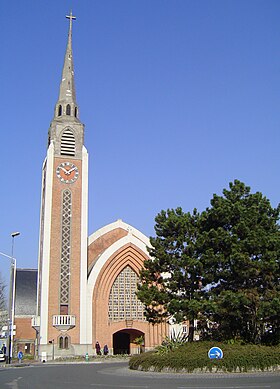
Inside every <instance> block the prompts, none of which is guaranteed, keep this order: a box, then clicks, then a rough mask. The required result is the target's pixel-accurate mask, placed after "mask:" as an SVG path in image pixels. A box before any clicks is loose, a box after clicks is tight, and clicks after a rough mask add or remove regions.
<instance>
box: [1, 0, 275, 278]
mask: <svg viewBox="0 0 280 389" xmlns="http://www.w3.org/2000/svg"><path fill="white" fill-rule="evenodd" d="M71 8H72V10H73V14H74V15H75V16H76V17H77V20H76V21H75V22H74V26H73V53H74V66H75V80H76V92H77V101H78V104H79V107H80V118H81V121H82V122H83V123H84V124H85V126H86V128H85V131H86V132H85V145H86V147H87V149H88V151H89V155H90V160H89V168H90V173H89V191H90V193H89V233H92V232H93V231H95V230H96V229H98V228H100V227H102V226H104V225H106V224H108V223H110V222H113V221H115V220H117V219H119V218H120V219H123V220H124V221H125V222H127V223H130V224H131V225H133V226H134V227H136V228H138V229H139V230H140V231H142V232H143V233H144V234H146V235H147V236H151V235H153V234H154V229H153V227H154V218H155V216H156V214H157V213H158V212H159V211H160V210H161V209H167V208H175V207H177V206H181V207H182V208H183V209H184V210H185V211H191V210H192V209H193V208H195V207H196V208H198V209H199V210H201V211H202V210H204V209H205V208H206V207H207V206H209V203H210V199H211V197H212V195H213V193H217V194H221V192H222V190H223V188H225V187H228V183H229V182H230V181H232V180H234V179H235V178H237V179H239V180H241V181H243V182H245V183H246V184H247V185H249V186H250V187H251V188H252V191H253V192H256V191H261V192H262V193H263V194H265V195H266V196H267V197H268V198H269V199H270V200H271V203H272V205H273V206H277V204H278V202H279V189H280V183H279V165H280V164H279V151H278V149H279V140H280V139H279V138H280V136H279V123H280V24H279V15H280V2H279V1H277V0H275V1H274V0H232V1H231V0H208V1H206V0H204V1H203V0H193V1H192V0H102V1H101V0H98V1H97V0H96V1H95V0H76V1H75V0H73V1H70V0H69V1H67V0H60V1H57V0H49V1H43V0H36V1H35V0H33V1H31V0H25V1H19V0H17V1H16V0H14V1H9V2H7V1H1V2H0V25H1V61H0V78H1V83H0V84H1V90H0V91H1V93H0V100H1V101H0V103H1V113H2V115H1V146H2V147H1V154H0V164H1V191H0V251H2V252H4V253H7V254H10V253H11V236H10V234H11V232H14V231H20V232H21V236H19V237H17V238H15V239H16V241H15V248H14V253H15V257H16V258H17V260H18V266H19V267H32V268H35V267H37V252H38V232H39V212H40V190H41V166H42V163H43V160H44V158H45V155H46V145H47V132H48V128H49V124H50V122H51V120H52V118H53V109H54V105H55V103H56V101H57V98H58V90H59V83H60V78H61V71H62V65H63V59H64V53H65V48H66V40H67V32H68V21H67V19H66V18H65V15H66V14H68V13H69V10H70V9H71ZM0 261H1V262H0V264H1V266H0V270H1V271H2V273H3V275H4V277H6V276H7V272H8V269H9V262H8V261H7V260H6V259H4V258H3V257H0Z"/></svg>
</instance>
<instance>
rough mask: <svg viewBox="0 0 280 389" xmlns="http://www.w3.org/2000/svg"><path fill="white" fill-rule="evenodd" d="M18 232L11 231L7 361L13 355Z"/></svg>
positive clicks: (9, 360) (9, 361)
mask: <svg viewBox="0 0 280 389" xmlns="http://www.w3.org/2000/svg"><path fill="white" fill-rule="evenodd" d="M19 235H20V232H13V233H12V234H11V237H12V256H11V257H10V259H11V270H10V293H9V326H8V331H9V337H8V361H7V362H8V363H11V360H12V356H13V339H14V332H13V331H14V315H15V286H16V282H15V281H16V259H15V258H14V239H15V237H16V236H19Z"/></svg>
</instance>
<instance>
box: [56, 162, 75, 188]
mask: <svg viewBox="0 0 280 389" xmlns="http://www.w3.org/2000/svg"><path fill="white" fill-rule="evenodd" d="M56 175H57V177H58V179H59V180H60V181H61V182H64V183H65V184H72V183H73V182H75V181H76V180H77V178H78V177H79V170H78V168H77V166H75V165H74V164H73V163H71V162H62V163H61V164H60V165H58V167H57V169H56Z"/></svg>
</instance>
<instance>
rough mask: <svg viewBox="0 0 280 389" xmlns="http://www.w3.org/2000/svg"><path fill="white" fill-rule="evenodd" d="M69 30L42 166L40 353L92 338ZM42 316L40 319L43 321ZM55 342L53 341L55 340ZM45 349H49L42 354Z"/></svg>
mask: <svg viewBox="0 0 280 389" xmlns="http://www.w3.org/2000/svg"><path fill="white" fill-rule="evenodd" d="M66 17H67V18H68V19H69V32H68V41H67V47H66V53H65V58H64V65H63V71H62V79H61V83H60V88H59V97H58V100H57V103H56V105H55V110H54V117H53V119H52V122H51V124H50V128H49V131H48V148H47V156H46V159H45V161H44V164H43V171H42V196H41V223H40V245H39V260H38V262H39V263H38V299H37V301H38V306H37V315H38V317H37V321H38V323H37V329H38V343H39V355H40V356H42V355H44V354H45V353H47V355H51V353H52V348H53V347H54V348H55V352H56V355H59V354H60V353H61V355H65V354H67V353H68V352H69V354H73V353H75V354H77V353H79V352H83V345H85V344H86V343H87V342H86V339H85V336H86V335H85V334H86V283H87V234H88V231H87V222H88V220H87V218H88V153H87V150H86V148H85V146H84V125H83V124H82V123H81V121H80V119H79V107H78V104H77V101H76V91H75V82H74V65H73V53H72V27H73V20H75V19H76V18H75V17H74V16H73V15H72V12H70V15H67V16H66ZM39 317H40V322H39ZM51 342H52V344H50V343H51ZM42 353H43V354H42Z"/></svg>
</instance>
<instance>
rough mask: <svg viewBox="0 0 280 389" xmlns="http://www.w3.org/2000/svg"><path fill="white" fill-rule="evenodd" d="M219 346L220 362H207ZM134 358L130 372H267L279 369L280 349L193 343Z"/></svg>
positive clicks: (131, 361)
mask: <svg viewBox="0 0 280 389" xmlns="http://www.w3.org/2000/svg"><path fill="white" fill-rule="evenodd" d="M213 346H218V347H220V348H221V349H222V350H223V353H224V357H223V358H222V359H209V358H208V351H209V349H210V348H211V347H213ZM159 350H160V351H158V350H155V351H150V352H146V353H143V354H141V355H135V356H133V357H132V358H131V359H130V361H129V367H130V368H131V369H139V370H146V371H147V370H155V371H162V370H174V371H180V370H184V371H186V372H193V371H194V370H201V371H228V372H239V371H242V372H245V371H249V370H252V369H257V370H267V369H275V368H276V367H277V366H280V347H279V346H275V347H268V346H259V345H244V344H224V343H214V342H193V343H185V344H183V345H179V346H178V347H176V348H169V349H168V350H165V352H162V350H161V349H159Z"/></svg>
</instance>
